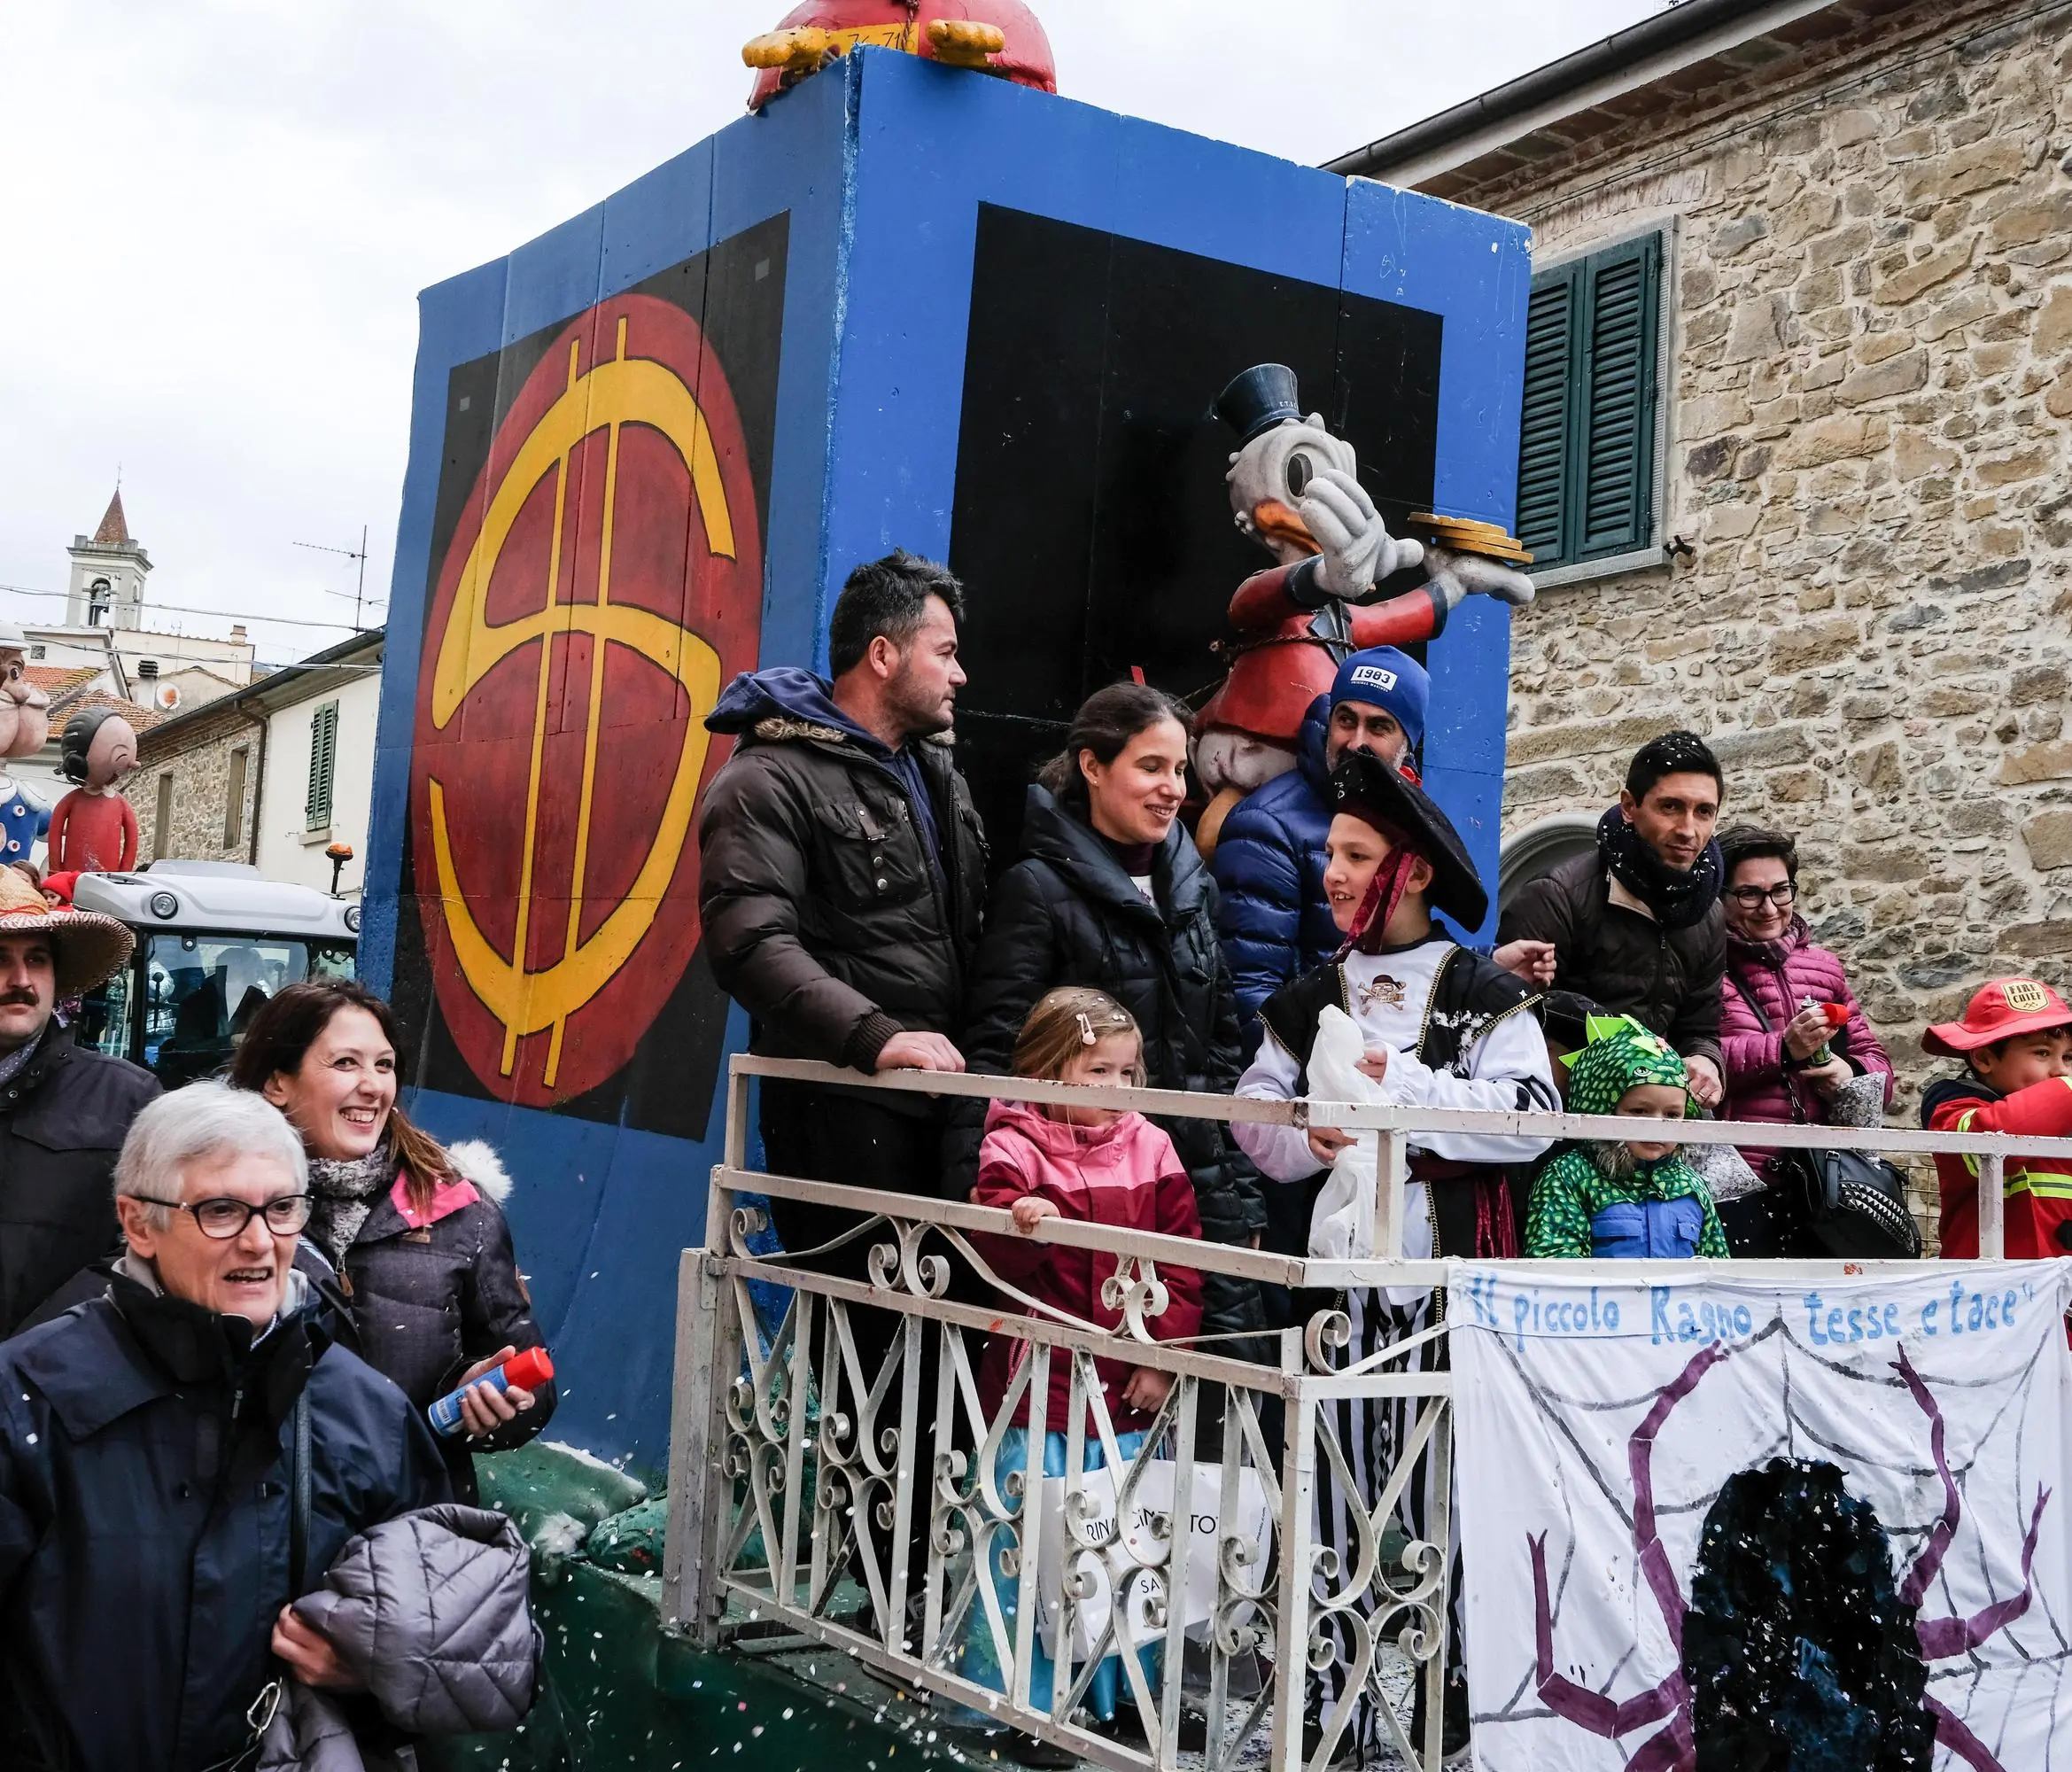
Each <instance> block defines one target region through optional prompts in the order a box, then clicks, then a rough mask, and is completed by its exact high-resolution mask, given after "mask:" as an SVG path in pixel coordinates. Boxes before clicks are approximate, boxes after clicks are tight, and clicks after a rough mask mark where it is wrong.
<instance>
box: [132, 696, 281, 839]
mask: <svg viewBox="0 0 2072 1772" xmlns="http://www.w3.org/2000/svg"><path fill="white" fill-rule="evenodd" d="M239 749H243V750H244V751H245V753H246V756H245V769H244V810H243V814H242V816H241V817H240V818H239V820H238V822H237V830H238V840H237V842H236V843H229V844H226V843H224V841H223V832H224V828H225V818H224V814H225V812H226V810H227V806H226V801H227V798H228V796H229V788H230V755H231V753H232V752H233V751H235V750H239ZM259 764H260V732H259V729H258V728H257V727H254V726H253V725H252V723H251V722H250V721H248V720H246V719H244V718H242V717H241V716H240V715H238V714H237V712H236V711H229V712H225V713H221V714H219V715H217V716H216V717H214V718H213V719H202V720H200V721H198V722H196V723H195V724H194V725H193V726H191V727H190V726H189V725H188V724H187V723H186V722H184V721H182V722H181V723H180V724H179V725H177V726H175V727H171V728H170V730H169V731H167V733H166V735H165V736H161V735H160V734H159V733H156V732H154V733H147V734H144V738H143V739H142V740H141V741H140V742H139V743H138V746H137V766H136V773H133V774H131V775H129V776H128V777H127V778H126V779H125V780H124V781H123V783H122V791H123V793H124V795H125V796H127V797H128V800H129V803H130V804H131V805H133V806H134V807H135V808H136V824H137V853H138V854H139V856H141V857H142V858H143V859H144V860H146V861H150V860H153V859H158V858H159V857H161V856H163V857H165V858H167V859H180V860H182V861H249V860H251V859H252V820H253V819H254V818H256V817H257V816H258V812H259V808H258V794H259V775H260V769H259ZM168 773H169V774H170V775H171V776H172V777H173V828H172V832H171V842H170V844H169V845H168V846H167V847H165V848H162V849H161V848H160V847H159V830H158V822H159V777H160V776H161V775H165V774H168Z"/></svg>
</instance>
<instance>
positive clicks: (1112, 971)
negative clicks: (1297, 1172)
mask: <svg viewBox="0 0 2072 1772" xmlns="http://www.w3.org/2000/svg"><path fill="white" fill-rule="evenodd" d="M1187 719H1188V714H1187V710H1186V708H1185V707H1184V706H1183V705H1182V704H1181V703H1178V702H1176V701H1175V700H1174V699H1173V698H1172V697H1171V696H1166V695H1162V694H1161V693H1160V692H1159V691H1158V690H1156V689H1152V688H1145V686H1144V685H1142V684H1138V683H1117V684H1114V685H1112V686H1111V687H1110V688H1106V689H1101V690H1098V691H1097V692H1096V693H1095V694H1094V695H1092V696H1090V697H1089V698H1088V699H1087V701H1086V703H1085V704H1084V705H1083V707H1082V708H1081V709H1080V710H1079V712H1078V714H1077V715H1076V716H1075V718H1074V719H1073V722H1072V727H1071V730H1070V731H1069V732H1068V733H1067V734H1066V739H1065V750H1064V751H1063V753H1062V754H1061V755H1059V757H1057V758H1053V759H1052V762H1051V763H1050V764H1049V766H1047V767H1046V768H1045V769H1044V772H1043V774H1042V776H1041V777H1040V778H1039V785H1038V786H1036V787H1034V788H1031V789H1029V790H1028V811H1027V812H1025V813H1024V815H1023V818H1022V825H1021V848H1022V854H1021V859H1020V860H1019V861H1018V862H1016V863H1015V864H1014V866H1013V867H1010V868H1009V869H1008V870H1007V871H1006V873H1005V874H1002V875H1001V876H1000V879H999V881H998V882H997V884H996V885H995V886H994V888H993V896H992V902H991V904H990V905H989V907H988V910H987V913H986V927H985V935H984V937H983V938H982V940H981V942H980V944H979V952H978V959H977V960H976V962H975V963H974V968H973V973H972V986H971V991H970V994H969V997H968V999H967V1004H966V1008H967V1013H966V1018H965V1038H964V1041H963V1050H964V1054H965V1059H966V1063H967V1065H968V1066H969V1068H970V1069H972V1070H974V1071H991V1072H993V1073H995V1074H1001V1073H1005V1072H1006V1071H1008V1070H1009V1069H1011V1066H1010V1062H1009V1061H1010V1059H1011V1058H1012V1056H1013V1051H1014V1041H1015V1037H1016V1036H1017V1035H1018V1034H1020V1031H1021V1024H1022V1022H1025V1021H1026V1020H1027V1019H1028V1013H1029V1011H1030V1010H1031V1009H1033V1008H1035V1006H1036V1003H1037V1001H1038V999H1041V998H1042V997H1043V995H1044V992H1045V991H1051V990H1053V989H1055V988H1056V987H1057V986H1059V985H1060V984H1088V985H1092V986H1094V987H1095V988H1096V989H1098V990H1101V991H1106V992H1107V993H1108V995H1109V996H1111V997H1113V998H1114V999H1115V1000H1116V1001H1117V1002H1119V1003H1121V1005H1122V1006H1124V1007H1125V1008H1127V1009H1128V1010H1129V1013H1130V1014H1132V1015H1134V1016H1135V1017H1136V1018H1137V1026H1138V1027H1139V1028H1141V1029H1142V1030H1144V1062H1145V1070H1146V1072H1147V1073H1148V1077H1147V1080H1148V1082H1149V1084H1150V1085H1151V1086H1152V1088H1154V1089H1189V1090H1198V1091H1203V1092H1210V1093H1214V1094H1218V1095H1227V1094H1229V1093H1230V1092H1232V1091H1233V1090H1234V1089H1235V1088H1236V1087H1237V1084H1238V1076H1239V1075H1240V1074H1241V1073H1242V1072H1243V1070H1244V1069H1245V1061H1244V1056H1243V1050H1242V1046H1241V1044H1240V1040H1239V1036H1238V1003H1237V998H1236V996H1235V995H1234V994H1233V992H1232V991H1231V986H1230V969H1229V968H1228V966H1227V965H1226V963H1225V961H1224V960H1223V951H1222V944H1220V943H1219V942H1218V941H1217V939H1216V884H1215V879H1214V875H1213V874H1210V872H1209V870H1208V867H1207V863H1205V862H1204V861H1203V860H1202V859H1201V857H1200V855H1199V852H1198V851H1196V849H1195V847H1194V843H1193V842H1192V840H1191V838H1190V837H1189V836H1188V835H1187V832H1186V829H1185V828H1184V827H1183V825H1182V824H1181V823H1180V820H1179V817H1178V813H1179V811H1180V806H1181V803H1182V802H1183V800H1184V799H1185V798H1186V794H1187ZM984 1117H985V1104H984V1103H983V1102H982V1101H970V1102H959V1103H958V1105H957V1111H956V1112H955V1113H954V1114H953V1115H952V1119H951V1133H950V1144H949V1168H950V1175H949V1182H950V1192H951V1195H952V1197H954V1198H958V1199H963V1198H965V1197H966V1196H967V1195H968V1194H969V1193H970V1191H971V1186H972V1183H973V1180H974V1177H975V1175H976V1171H977V1167H978V1147H979V1141H980V1137H981V1132H982V1126H983V1123H984ZM1160 1125H1162V1126H1164V1128H1165V1130H1166V1131H1167V1132H1168V1134H1169V1135H1170V1136H1171V1138H1172V1140H1173V1143H1174V1146H1175V1147H1176V1149H1177V1150H1178V1151H1179V1154H1180V1160H1181V1161H1182V1162H1184V1163H1185V1164H1186V1165H1187V1172H1188V1174H1189V1176H1190V1177H1191V1178H1192V1180H1193V1182H1194V1197H1195V1205H1196V1209H1197V1210H1198V1211H1199V1214H1200V1216H1201V1228H1202V1234H1203V1235H1204V1236H1205V1237H1207V1238H1208V1239H1209V1240H1212V1241H1214V1242H1219V1243H1250V1242H1252V1241H1253V1240H1254V1239H1255V1238H1256V1237H1257V1235H1258V1232H1260V1230H1261V1228H1262V1227H1263V1226H1264V1224H1265V1223H1266V1213H1265V1209H1264V1208H1263V1206H1262V1204H1261V1198H1260V1191H1259V1190H1260V1182H1259V1175H1258V1172H1257V1171H1256V1170H1254V1169H1253V1167H1252V1164H1251V1162H1250V1160H1249V1159H1248V1158H1246V1156H1245V1154H1243V1153H1242V1152H1241V1151H1239V1150H1238V1147H1237V1146H1236V1145H1235V1144H1234V1143H1233V1142H1232V1141H1231V1139H1230V1137H1229V1134H1228V1132H1227V1131H1226V1129H1225V1128H1224V1127H1223V1126H1222V1124H1221V1123H1219V1122H1215V1121H1208V1120H1178V1121H1166V1120H1161V1121H1160ZM1203 1279H1204V1282H1205V1286H1206V1290H1205V1295H1204V1299H1203V1320H1202V1330H1203V1333H1210V1334H1214V1333H1238V1332H1256V1331H1260V1330H1263V1329H1264V1327H1265V1322H1266V1319H1265V1316H1264V1314H1263V1310H1262V1307H1261V1302H1260V1297H1259V1289H1258V1287H1257V1286H1255V1285H1253V1283H1252V1282H1250V1281H1248V1280H1246V1281H1240V1280H1235V1279H1231V1278H1228V1277H1226V1276H1222V1275H1217V1274H1205V1275H1204V1276H1203Z"/></svg>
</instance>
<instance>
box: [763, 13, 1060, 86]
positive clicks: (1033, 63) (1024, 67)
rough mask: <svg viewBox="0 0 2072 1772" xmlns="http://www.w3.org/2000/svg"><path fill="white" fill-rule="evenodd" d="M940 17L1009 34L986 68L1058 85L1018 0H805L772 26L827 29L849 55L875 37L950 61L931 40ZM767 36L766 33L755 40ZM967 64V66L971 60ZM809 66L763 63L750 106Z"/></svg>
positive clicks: (1045, 47)
mask: <svg viewBox="0 0 2072 1772" xmlns="http://www.w3.org/2000/svg"><path fill="white" fill-rule="evenodd" d="M938 20H951V21H957V22H968V23H970V24H974V25H990V26H992V27H994V28H996V29H997V30H998V31H999V33H1000V34H1001V35H1002V36H1003V37H1004V38H1005V43H1004V44H1003V45H1002V47H1001V48H1000V49H999V50H997V51H995V52H993V53H992V54H990V55H989V56H987V57H986V58H985V61H984V64H983V65H984V66H985V68H986V69H987V71H988V72H989V73H993V74H1000V75H1003V76H1005V78H1006V79H1008V80H1012V81H1013V82H1015V84H1016V85H1018V86H1033V87H1036V89H1038V90H1040V91H1044V92H1055V91H1056V90H1057V89H1058V66H1057V62H1056V60H1055V58H1053V57H1052V53H1051V40H1050V38H1049V37H1048V36H1046V35H1044V27H1043V26H1042V25H1040V24H1039V23H1037V21H1036V14H1035V13H1034V12H1030V11H1029V9H1028V7H1027V6H1024V5H1022V4H1020V0H806V4H804V5H803V6H795V7H794V8H793V9H792V10H791V11H790V12H787V13H786V14H785V15H784V17H783V19H781V20H780V22H779V24H778V25H777V26H776V27H775V31H774V32H773V33H772V35H775V32H782V31H791V30H798V29H802V28H808V29H819V30H822V31H826V33H827V34H828V35H829V37H830V38H831V39H832V40H833V42H832V45H831V47H832V49H833V51H834V53H835V54H839V55H846V54H848V53H849V51H850V50H851V49H853V48H855V47H856V45H857V44H858V43H874V44H878V45H880V46H881V47H883V48H886V49H896V50H903V51H905V52H906V53H907V54H909V55H918V56H920V57H921V58H923V59H924V60H927V61H940V60H950V59H952V58H951V57H950V56H947V55H939V54H938V53H937V52H936V49H935V44H934V43H931V41H930V36H929V31H928V27H929V26H930V25H933V24H935V23H936V22H937V21H938ZM758 41H763V40H760V39H759V40H758ZM963 65H966V66H970V65H971V64H970V63H968V62H967V63H965V64H963ZM811 72H813V70H812V69H811V68H800V67H797V66H792V67H762V68H760V69H758V71H757V75H756V84H755V88H754V89H753V90H752V91H751V92H750V93H749V110H751V111H759V110H761V109H762V108H763V106H764V104H765V103H767V102H768V100H769V99H770V98H772V97H773V96H774V95H775V94H777V93H779V92H780V91H782V90H783V89H785V88H786V87H787V86H789V85H792V84H795V82H797V81H798V80H800V79H801V78H803V77H804V76H805V75H806V74H811Z"/></svg>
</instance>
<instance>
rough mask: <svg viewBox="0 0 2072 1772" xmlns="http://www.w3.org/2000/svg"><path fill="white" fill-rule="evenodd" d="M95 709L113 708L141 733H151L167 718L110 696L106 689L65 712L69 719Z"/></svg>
mask: <svg viewBox="0 0 2072 1772" xmlns="http://www.w3.org/2000/svg"><path fill="white" fill-rule="evenodd" d="M95 708H113V710H114V711H116V712H117V713H119V714H120V715H121V716H122V718H123V719H126V720H128V722H129V724H130V725H131V726H132V727H134V728H135V729H136V731H137V732H139V733H146V732H149V731H150V730H151V728H152V727H154V726H157V725H158V724H159V721H161V720H163V719H165V718H166V715H165V714H164V713H163V712H162V711H159V709H157V708H140V707H139V706H137V704H136V703H135V702H126V701H124V700H123V699H122V697H121V696H113V695H110V694H109V693H108V691H107V690H105V689H96V690H95V691H94V692H93V693H92V694H91V695H89V696H81V697H80V699H79V700H78V701H77V702H76V703H74V704H73V705H72V706H71V707H68V708H66V710H65V716H66V719H71V718H72V717H73V716H74V714H83V713H87V712H89V711H91V710H92V709H95Z"/></svg>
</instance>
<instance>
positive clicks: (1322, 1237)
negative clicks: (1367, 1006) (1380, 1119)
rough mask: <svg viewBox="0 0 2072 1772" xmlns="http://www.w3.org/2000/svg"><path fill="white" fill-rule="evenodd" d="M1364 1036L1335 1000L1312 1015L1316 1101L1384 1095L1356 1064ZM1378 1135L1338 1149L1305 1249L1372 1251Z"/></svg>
mask: <svg viewBox="0 0 2072 1772" xmlns="http://www.w3.org/2000/svg"><path fill="white" fill-rule="evenodd" d="M1366 1051H1367V1042H1366V1040H1365V1038H1363V1037H1362V1035H1361V1032H1360V1030H1359V1027H1358V1026H1357V1024H1355V1023H1354V1020H1353V1018H1352V1017H1351V1016H1350V1015H1348V1014H1346V1012H1345V1011H1344V1010H1343V1009H1341V1008H1339V1006H1337V1005H1336V1004H1331V1005H1328V1006H1326V1007H1325V1008H1324V1009H1323V1013H1322V1014H1319V1015H1318V1016H1317V1018H1316V1041H1315V1045H1312V1046H1311V1047H1310V1049H1309V1093H1310V1096H1311V1098H1312V1099H1313V1100H1319V1101H1350V1102H1354V1103H1355V1104H1362V1103H1366V1102H1381V1101H1385V1100H1387V1099H1388V1097H1387V1093H1386V1092H1385V1089H1384V1087H1383V1085H1382V1084H1378V1083H1377V1082H1376V1081H1375V1080H1374V1079H1373V1078H1372V1077H1371V1076H1368V1075H1367V1073H1366V1072H1365V1071H1363V1070H1362V1069H1360V1061H1361V1059H1362V1057H1363V1056H1364V1055H1365V1054H1366ZM1380 1146H1381V1140H1380V1139H1379V1137H1378V1136H1377V1135H1376V1134H1375V1133H1373V1132H1362V1133H1361V1134H1360V1135H1359V1137H1357V1138H1356V1139H1354V1140H1353V1142H1352V1143H1351V1144H1349V1145H1347V1146H1346V1147H1345V1149H1344V1150H1342V1151H1340V1152H1339V1154H1338V1160H1337V1161H1336V1162H1333V1163H1332V1164H1331V1178H1330V1179H1329V1180H1328V1181H1326V1182H1325V1183H1324V1185H1323V1190H1322V1192H1320V1193H1318V1194H1317V1196H1316V1206H1315V1210H1314V1211H1312V1213H1311V1214H1310V1217H1309V1253H1310V1254H1311V1255H1318V1256H1322V1257H1323V1259H1325V1260H1327V1261H1339V1262H1356V1261H1364V1260H1366V1259H1367V1258H1368V1257H1369V1256H1370V1255H1373V1253H1374V1191H1375V1184H1376V1176H1377V1170H1378V1169H1379V1166H1380Z"/></svg>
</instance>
